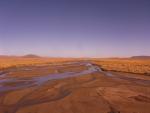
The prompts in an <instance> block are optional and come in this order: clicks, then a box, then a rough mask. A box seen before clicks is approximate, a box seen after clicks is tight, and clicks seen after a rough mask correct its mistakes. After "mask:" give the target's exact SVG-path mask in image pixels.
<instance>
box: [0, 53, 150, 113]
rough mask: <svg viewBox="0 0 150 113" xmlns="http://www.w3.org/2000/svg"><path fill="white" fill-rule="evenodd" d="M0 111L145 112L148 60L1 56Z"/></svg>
mask: <svg viewBox="0 0 150 113" xmlns="http://www.w3.org/2000/svg"><path fill="white" fill-rule="evenodd" d="M0 113H150V60H148V59H147V60H144V59H74V58H38V57H33V58H31V57H6V56H3V57H1V58H0Z"/></svg>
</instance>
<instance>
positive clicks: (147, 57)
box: [131, 56, 150, 59]
mask: <svg viewBox="0 0 150 113" xmlns="http://www.w3.org/2000/svg"><path fill="white" fill-rule="evenodd" d="M131 59H150V56H132V57H131Z"/></svg>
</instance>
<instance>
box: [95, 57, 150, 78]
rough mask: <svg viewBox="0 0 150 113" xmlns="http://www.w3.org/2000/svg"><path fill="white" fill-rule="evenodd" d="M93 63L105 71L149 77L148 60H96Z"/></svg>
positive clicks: (149, 64) (149, 63) (149, 67)
mask: <svg viewBox="0 0 150 113" xmlns="http://www.w3.org/2000/svg"><path fill="white" fill-rule="evenodd" d="M93 62H94V63H95V64H97V65H99V66H100V67H101V68H102V69H103V70H106V71H119V72H128V73H138V74H146V75H150V60H131V59H96V60H94V61H93Z"/></svg>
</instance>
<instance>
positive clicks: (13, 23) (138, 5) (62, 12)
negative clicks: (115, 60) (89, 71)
mask: <svg viewBox="0 0 150 113" xmlns="http://www.w3.org/2000/svg"><path fill="white" fill-rule="evenodd" d="M29 53H33V54H38V55H42V56H53V57H54V56H56V57H58V56H60V57H61V56H63V57H114V56H116V57H123V56H132V55H150V0H0V54H6V55H24V54H29Z"/></svg>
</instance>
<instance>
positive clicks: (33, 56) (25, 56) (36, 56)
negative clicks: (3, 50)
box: [22, 54, 40, 58]
mask: <svg viewBox="0 0 150 113" xmlns="http://www.w3.org/2000/svg"><path fill="white" fill-rule="evenodd" d="M22 57H23V58H40V56H38V55H34V54H28V55H24V56H22Z"/></svg>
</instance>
